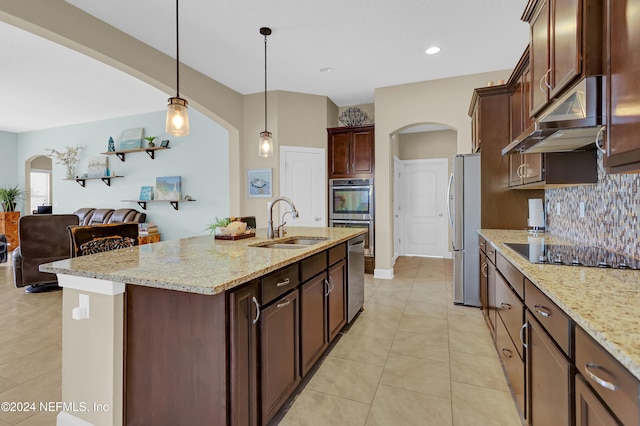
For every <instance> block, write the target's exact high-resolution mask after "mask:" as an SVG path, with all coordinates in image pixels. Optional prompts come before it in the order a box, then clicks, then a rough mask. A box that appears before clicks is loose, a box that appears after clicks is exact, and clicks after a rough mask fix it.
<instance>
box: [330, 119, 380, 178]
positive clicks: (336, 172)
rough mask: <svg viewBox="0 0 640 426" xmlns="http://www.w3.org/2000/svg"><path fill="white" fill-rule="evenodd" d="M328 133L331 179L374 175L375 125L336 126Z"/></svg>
mask: <svg viewBox="0 0 640 426" xmlns="http://www.w3.org/2000/svg"><path fill="white" fill-rule="evenodd" d="M327 133H328V137H329V140H328V145H329V149H328V164H329V179H333V178H346V177H373V175H374V170H375V142H374V141H375V128H374V126H353V127H334V128H330V129H327Z"/></svg>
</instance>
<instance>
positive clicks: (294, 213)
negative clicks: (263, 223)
mask: <svg viewBox="0 0 640 426" xmlns="http://www.w3.org/2000/svg"><path fill="white" fill-rule="evenodd" d="M278 201H284V202H286V203H287V204H289V206H290V207H291V217H293V218H296V217H298V210H296V206H295V205H294V204H293V201H291V200H290V199H288V198H287V197H279V198H276V199H275V200H273V201H270V202H269V203H267V210H268V213H269V221H268V223H267V238H269V239H272V238H273V237H274V234H275V230H274V229H273V206H274V205H275V204H276V203H277V202H278ZM283 217H284V215H283Z"/></svg>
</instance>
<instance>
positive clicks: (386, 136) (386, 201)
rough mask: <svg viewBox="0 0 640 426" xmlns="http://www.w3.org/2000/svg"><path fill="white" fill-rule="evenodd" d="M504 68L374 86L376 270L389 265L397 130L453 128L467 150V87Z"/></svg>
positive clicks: (478, 84) (497, 75)
mask: <svg viewBox="0 0 640 426" xmlns="http://www.w3.org/2000/svg"><path fill="white" fill-rule="evenodd" d="M510 74H511V71H510V70H504V71H498V72H490V73H483V74H474V75H469V76H462V77H454V78H447V79H441V80H433V81H425V82H420V83H412V84H405V85H401V86H391V87H383V88H378V89H376V91H375V99H376V102H375V104H376V269H380V270H381V274H384V271H390V270H391V269H392V267H393V265H392V259H393V203H392V195H391V192H392V188H393V174H392V172H393V153H394V152H398V151H395V150H396V148H395V147H394V146H393V145H394V144H397V143H398V142H397V140H398V139H399V138H398V137H395V138H394V137H392V136H393V135H394V134H396V133H397V132H398V131H399V130H402V129H404V128H407V127H411V126H414V125H417V124H429V123H436V124H443V125H446V126H447V127H449V128H451V129H453V130H455V131H456V132H457V135H458V138H457V151H458V153H467V152H470V151H471V119H470V117H469V116H468V114H467V113H468V110H469V104H470V102H471V95H472V93H473V89H474V88H476V87H483V86H486V85H487V82H489V81H497V80H500V79H502V80H507V78H508V77H509V75H510Z"/></svg>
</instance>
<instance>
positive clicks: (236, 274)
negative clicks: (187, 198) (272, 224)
mask: <svg viewBox="0 0 640 426" xmlns="http://www.w3.org/2000/svg"><path fill="white" fill-rule="evenodd" d="M364 232H365V231H363V230H354V229H343V228H290V229H289V234H288V237H289V238H291V237H293V236H304V237H310V238H317V239H319V242H318V243H317V244H314V245H310V246H306V247H301V248H295V249H270V248H262V247H254V246H255V245H258V244H260V243H265V242H268V241H269V240H266V238H264V236H265V235H266V230H258V232H257V237H256V238H251V239H245V240H239V241H219V240H214V238H213V236H203V237H193V238H186V239H181V240H176V241H165V242H160V243H157V244H151V245H145V246H138V247H134V248H132V249H124V250H118V251H113V252H107V253H100V254H95V255H91V256H86V257H80V258H74V259H68V260H63V261H58V262H54V263H51V264H46V265H43V266H42V267H41V268H42V270H45V271H47V272H55V273H57V274H59V281H60V285H61V286H62V287H63V289H64V294H63V379H62V382H63V383H62V399H63V401H65V402H69V403H71V402H74V401H75V402H84V403H85V404H87V405H89V406H91V407H93V406H94V403H95V404H96V406H98V407H103V408H104V407H109V409H108V410H106V409H103V410H102V411H100V410H87V411H82V412H75V411H72V412H67V411H63V412H61V414H60V416H59V418H58V424H72V421H75V420H83V421H86V422H89V423H90V424H122V423H123V419H125V416H126V412H127V410H128V408H127V407H126V405H127V403H126V401H127V397H126V395H124V389H125V388H126V376H127V375H126V365H125V360H126V354H127V347H128V346H129V345H133V344H139V343H140V342H139V341H135V342H134V341H131V336H130V335H127V331H126V330H127V317H128V316H131V315H132V311H131V308H132V306H133V303H132V302H129V303H128V302H127V297H128V292H129V293H132V294H136V295H137V301H138V302H140V301H142V302H143V303H147V302H150V301H151V299H153V298H154V297H157V298H158V299H157V301H155V302H153V303H150V304H149V303H147V309H148V312H149V313H150V314H153V313H154V312H156V313H160V315H156V317H155V318H154V319H153V320H151V318H150V319H149V320H150V321H151V322H150V328H149V329H148V330H149V331H150V333H151V334H153V333H154V332H155V333H156V334H157V333H160V335H163V333H164V331H163V330H166V333H178V334H181V333H182V334H184V333H187V334H188V333H189V332H190V331H189V330H195V329H199V330H200V331H199V332H202V333H204V334H202V335H198V336H195V335H194V336H192V337H194V338H197V339H201V341H202V342H203V347H201V348H192V349H194V350H193V351H190V350H189V348H186V350H185V348H183V347H181V346H180V344H179V340H180V339H176V342H175V343H176V345H174V346H172V347H171V348H166V349H167V352H171V353H177V354H182V355H180V356H179V357H178V358H173V360H171V359H170V358H171V357H169V358H167V360H164V361H162V362H164V367H165V368H170V367H171V366H172V365H173V364H172V363H175V362H176V360H179V359H180V358H182V359H183V360H184V363H183V366H182V367H181V368H188V365H189V363H191V364H194V365H197V364H199V361H198V357H201V359H208V360H213V361H212V362H213V363H209V365H208V366H207V368H209V369H213V370H217V372H216V373H213V372H212V371H211V377H215V380H214V382H215V383H213V384H211V383H209V384H207V385H206V386H209V388H208V389H209V390H208V391H210V392H211V395H209V396H205V397H204V399H203V400H202V401H201V402H203V401H209V403H208V404H207V405H206V406H208V407H210V408H211V411H210V412H208V414H207V416H209V417H207V418H208V420H207V421H208V422H209V424H226V423H228V421H229V417H230V414H229V413H230V407H229V406H228V404H229V399H228V392H229V389H230V387H231V383H230V382H229V376H230V374H229V370H230V367H231V366H230V365H229V364H230V362H229V359H228V358H229V357H228V354H227V353H226V352H227V351H228V346H229V321H228V315H229V301H228V298H229V296H228V294H229V290H232V289H236V288H240V287H242V286H244V285H245V284H246V283H251V282H252V281H255V280H256V279H258V278H260V277H263V276H265V275H268V274H270V273H272V272H274V271H278V270H280V269H282V268H285V267H286V266H288V265H292V264H295V263H297V262H300V261H301V260H304V259H307V258H309V257H312V256H314V255H318V254H319V253H322V252H324V251H328V250H329V249H331V248H332V247H335V246H338V245H340V244H342V243H345V242H346V241H348V240H349V239H351V238H353V237H356V236H358V235H361V234H363V233H364ZM134 289H135V290H134ZM130 290H134V291H130ZM80 294H88V295H89V296H90V302H89V305H90V306H89V312H90V314H89V318H88V319H87V320H74V319H73V318H72V312H73V310H74V308H78V307H79V303H80V301H79V298H80ZM143 295H144V296H143ZM148 295H153V296H150V297H149V298H147V296H148ZM145 299H147V300H146V301H145ZM160 300H162V301H160ZM180 301H182V302H180ZM194 301H195V302H194ZM183 302H184V303H183ZM136 303H137V302H136ZM154 304H155V305H154ZM158 304H160V305H158ZM162 304H164V305H162ZM161 305H162V306H165V308H158V306H161ZM178 305H182V306H183V307H182V308H178ZM195 305H200V306H199V307H197V308H194V309H195V310H193V309H191V308H193V307H194V306H195ZM205 306H208V307H207V308H205ZM156 308H158V309H156ZM166 309H173V311H170V310H169V311H166ZM198 309H200V311H198V312H200V313H201V314H202V315H203V316H201V317H200V319H199V320H198V321H200V320H202V321H207V322H208V323H210V324H214V325H212V326H211V327H208V329H205V328H202V327H200V328H198V327H196V326H195V325H194V324H192V323H190V320H189V316H190V315H189V313H194V312H196V311H197V310H198ZM165 311H166V312H165ZM127 312H129V313H127ZM178 313H180V314H181V315H182V318H181V319H180V318H177V316H180V315H178ZM136 314H137V315H138V318H139V319H138V324H141V321H140V314H142V313H141V312H137V313H136ZM207 315H211V317H210V318H206V317H207ZM198 321H196V322H198ZM200 322H201V321H200ZM172 327H173V328H172ZM194 327H195V328H194ZM171 329H172V330H173V331H170V330H171ZM165 337H170V336H168V335H167V336H165ZM180 337H182V336H180ZM155 339H156V340H157V339H158V336H157V335H156V336H155ZM139 340H141V341H142V340H144V339H139ZM212 343H215V345H214V346H216V347H220V346H222V347H223V349H222V351H221V352H219V353H218V354H216V355H215V356H209V355H211V354H212V353H211V352H209V355H207V351H211V350H212V349H211V348H212V346H211V345H209V344H212ZM207 345H209V348H204V346H207ZM203 348H204V349H203ZM148 349H149V350H157V349H158V348H155V349H154V348H148ZM214 352H215V350H214ZM97 354H103V355H104V354H106V355H105V356H98V355H97ZM152 354H153V352H150V353H149V359H150V360H151V359H152V358H153V356H152ZM185 354H186V355H185ZM222 354H224V356H221V355H222ZM190 356H195V358H194V359H191V358H189V357H190ZM202 357H204V358H202ZM155 358H158V357H157V356H156V357H155ZM162 362H161V363H160V364H162ZM167 362H169V364H167ZM202 365H204V364H202ZM156 367H159V365H156ZM175 367H176V371H179V368H178V366H177V365H176V366H175ZM194 368H196V367H194ZM193 377H196V378H197V377H198V374H195V375H194V376H193ZM193 377H192V378H193ZM187 382H188V380H187ZM176 384H177V383H176ZM165 385H166V384H165ZM185 385H186V383H185ZM163 386H164V385H163ZM211 386H213V387H211ZM214 388H215V389H214ZM206 389H207V388H206V387H205V390H206ZM105 390H106V391H105ZM157 391H158V390H157V389H153V388H152V387H151V388H149V390H148V391H147V393H149V394H153V392H157ZM199 393H200V394H202V390H201V391H199ZM144 396H145V397H146V396H147V395H144ZM200 406H201V407H202V408H203V413H204V412H207V410H205V409H204V408H205V407H206V406H205V405H200ZM129 408H131V407H129ZM175 411H176V414H177V415H178V414H180V410H178V407H176V410H175ZM210 416H214V417H210Z"/></svg>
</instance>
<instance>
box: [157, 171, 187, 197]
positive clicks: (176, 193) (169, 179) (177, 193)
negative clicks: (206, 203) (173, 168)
mask: <svg viewBox="0 0 640 426" xmlns="http://www.w3.org/2000/svg"><path fill="white" fill-rule="evenodd" d="M155 194H156V200H169V201H180V199H181V195H182V177H181V176H163V177H157V178H156V191H155Z"/></svg>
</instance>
